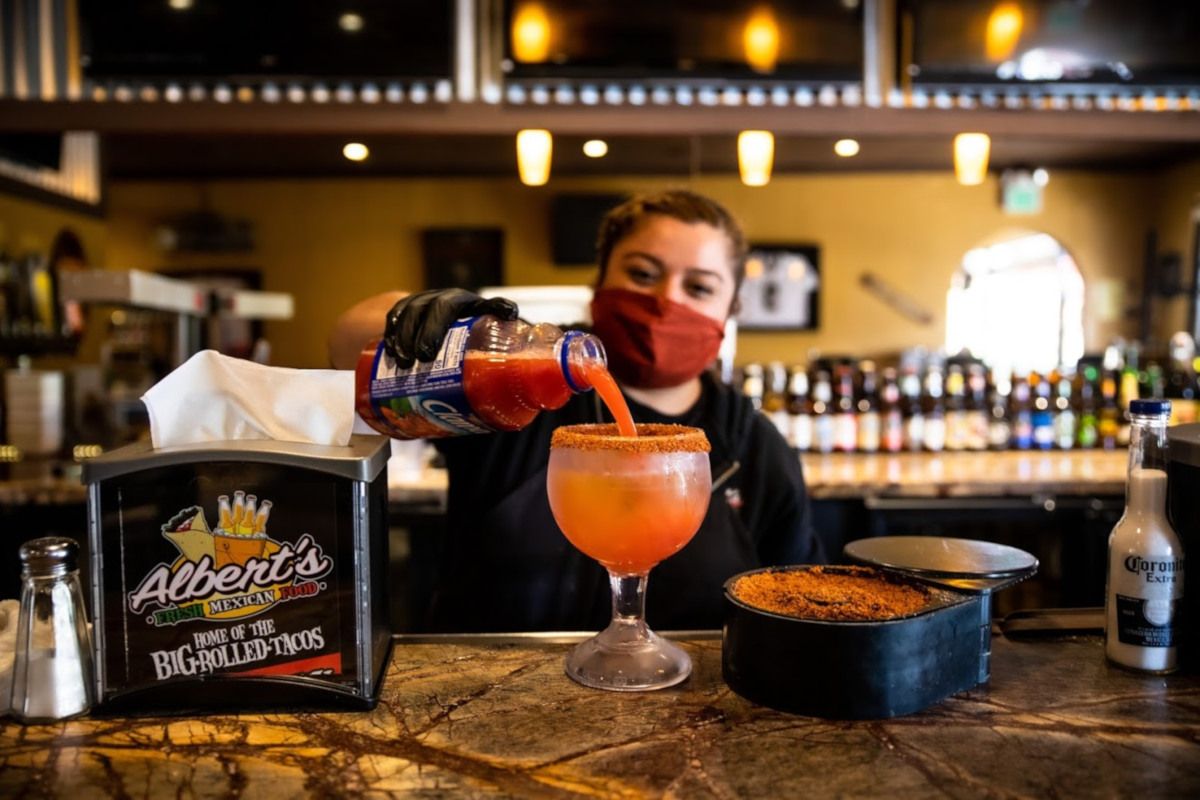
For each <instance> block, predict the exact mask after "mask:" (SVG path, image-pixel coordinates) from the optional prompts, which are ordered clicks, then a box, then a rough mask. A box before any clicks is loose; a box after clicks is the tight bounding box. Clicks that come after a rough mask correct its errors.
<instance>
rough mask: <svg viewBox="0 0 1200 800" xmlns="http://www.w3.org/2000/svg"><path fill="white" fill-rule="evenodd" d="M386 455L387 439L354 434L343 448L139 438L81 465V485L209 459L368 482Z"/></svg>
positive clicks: (388, 451) (262, 441)
mask: <svg viewBox="0 0 1200 800" xmlns="http://www.w3.org/2000/svg"><path fill="white" fill-rule="evenodd" d="M390 455H391V439H389V438H388V437H386V436H379V435H368V434H360V433H356V434H353V435H351V437H350V444H349V445H347V446H346V447H335V446H330V445H321V444H306V443H301V442H277V441H274V440H272V439H236V440H231V441H225V442H206V443H204V444H189V445H175V446H172V447H159V448H155V447H153V446H151V444H150V442H149V441H146V440H141V441H137V442H134V443H132V444H128V445H125V446H124V447H120V448H117V449H116V450H110V451H109V452H107V453H102V454H100V455H98V456H96V457H94V458H89V459H88V460H86V461H84V462H83V482H84V483H87V484H90V483H95V482H97V481H103V480H109V479H111V478H116V477H120V476H121V475H128V474H130V473H133V472H139V471H141V470H144V469H151V468H154V467H169V466H176V465H179V464H196V463H204V462H213V461H218V462H219V461H257V462H259V463H265V464H281V465H284V466H292V467H302V468H305V469H311V470H315V471H317V472H326V473H329V474H330V475H334V476H337V477H341V478H349V479H351V480H360V481H372V480H374V479H375V476H377V475H378V474H379V473H380V471H382V470H383V468H384V466H386V465H387V460H388V457H389V456H390Z"/></svg>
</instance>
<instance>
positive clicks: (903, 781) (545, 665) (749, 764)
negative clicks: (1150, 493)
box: [0, 635, 1200, 800]
mask: <svg viewBox="0 0 1200 800" xmlns="http://www.w3.org/2000/svg"><path fill="white" fill-rule="evenodd" d="M992 644H993V651H992V661H991V665H992V674H991V679H990V681H989V682H988V683H987V684H985V685H982V686H978V687H976V688H974V689H970V690H968V691H965V692H961V693H959V694H957V695H954V696H951V697H949V698H947V699H945V700H943V701H941V702H940V703H936V704H934V705H932V706H930V707H928V708H926V709H924V710H922V711H919V712H917V713H914V714H911V715H909V716H906V717H899V718H895V719H890V720H872V721H839V720H826V719H817V718H813V717H805V716H798V715H793V714H787V713H783V712H778V711H773V710H771V709H769V708H765V707H762V706H759V705H755V704H754V703H751V702H749V701H747V700H745V699H743V698H741V697H739V696H738V695H737V694H735V693H733V692H732V691H731V690H730V689H729V688H728V686H726V684H725V683H724V681H723V680H722V677H721V643H720V641H719V640H718V639H716V638H715V636H708V637H704V638H701V637H687V638H686V639H685V640H684V646H685V647H686V649H687V650H688V652H689V653H690V654H691V656H692V659H693V662H694V664H695V667H694V671H693V674H692V676H691V678H689V679H688V681H687V682H685V683H684V684H681V685H680V686H678V687H675V688H672V689H666V690H662V691H658V692H649V693H630V694H623V693H616V692H604V691H598V690H594V689H587V688H584V687H582V686H580V685H578V684H576V683H574V682H573V681H571V680H570V679H569V678H568V677H567V676H566V675H565V674H564V673H563V659H564V657H565V655H566V652H567V649H568V646H569V645H568V644H567V643H566V642H564V641H557V640H553V639H542V638H537V637H536V636H529V637H508V638H504V637H499V638H497V637H453V638H451V637H447V638H444V639H442V640H439V639H438V638H437V637H426V639H425V640H417V641H404V640H401V641H399V642H398V643H397V644H396V647H395V650H394V653H393V657H392V661H391V664H390V668H389V669H388V672H387V676H386V679H385V681H384V684H383V688H382V695H381V698H380V702H379V705H378V706H377V707H376V708H375V709H374V710H373V711H363V712H319V713H314V712H298V711H287V712H283V713H271V714H261V713H253V714H250V713H244V714H215V715H211V716H202V717H146V718H103V717H86V718H81V719H77V720H71V721H66V722H62V723H58V724H52V725H31V726H28V727H26V726H22V725H20V724H18V723H16V722H14V721H12V720H0V797H28V798H53V797H61V798H71V799H72V800H75V798H129V797H153V798H157V797H198V798H199V797H240V798H271V800H289V799H290V798H310V797H311V798H327V797H372V798H373V797H396V796H421V797H478V798H482V797H531V798H542V797H544V798H567V797H629V798H634V797H637V798H642V797H648V798H658V797H679V798H696V799H697V800H704V799H705V798H721V799H727V798H736V797H856V798H875V797H880V798H932V797H938V798H1009V797H1071V798H1087V797H1104V798H1108V797H1137V798H1140V800H1155V799H1156V798H1172V799H1174V798H1181V797H1198V796H1200V675H1183V674H1178V675H1168V676H1152V675H1142V674H1136V673H1131V672H1126V671H1124V670H1121V669H1119V668H1116V667H1113V666H1110V665H1109V664H1108V663H1107V662H1106V660H1105V658H1104V652H1103V643H1102V640H1101V638H1100V637H1099V636H1093V635H1072V636H1056V637H1054V638H1031V639H1025V640H1014V639H1009V638H1007V637H1005V636H1002V635H996V636H994V637H993V642H992ZM219 690H220V687H219V685H218V684H213V691H219Z"/></svg>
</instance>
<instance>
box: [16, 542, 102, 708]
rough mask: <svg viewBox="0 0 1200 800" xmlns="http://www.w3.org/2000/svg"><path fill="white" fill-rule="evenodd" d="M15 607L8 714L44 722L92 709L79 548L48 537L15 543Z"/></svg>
mask: <svg viewBox="0 0 1200 800" xmlns="http://www.w3.org/2000/svg"><path fill="white" fill-rule="evenodd" d="M20 559H21V604H20V612H19V614H18V620H17V650H16V658H15V660H14V664H13V685H12V714H13V716H15V717H16V718H17V719H19V720H22V721H23V722H50V721H54V720H60V719H65V718H67V717H73V716H76V715H78V714H83V713H85V712H87V711H88V709H90V708H91V706H92V699H93V696H94V693H95V688H94V686H93V683H92V644H91V635H90V634H89V632H88V626H87V612H86V608H85V607H84V603H83V591H82V589H81V587H80V584H79V568H78V560H79V545H78V544H77V543H76V542H75V540H74V539H68V538H66V537H59V536H50V537H45V538H41V539H34V540H32V541H29V542H26V543H25V544H23V545H21V549H20Z"/></svg>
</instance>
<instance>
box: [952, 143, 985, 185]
mask: <svg viewBox="0 0 1200 800" xmlns="http://www.w3.org/2000/svg"><path fill="white" fill-rule="evenodd" d="M991 146H992V140H991V139H990V138H989V137H988V135H987V134H986V133H960V134H958V135H957V136H955V137H954V176H955V177H956V178H958V182H959V183H961V184H962V185H963V186H977V185H979V184H981V183H983V179H984V178H985V177H986V176H987V165H988V151H989V150H990V149H991Z"/></svg>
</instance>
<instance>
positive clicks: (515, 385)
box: [234, 314, 621, 525]
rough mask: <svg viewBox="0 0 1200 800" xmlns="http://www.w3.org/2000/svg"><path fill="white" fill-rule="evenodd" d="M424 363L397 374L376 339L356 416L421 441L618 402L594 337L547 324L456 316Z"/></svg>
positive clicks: (360, 371)
mask: <svg viewBox="0 0 1200 800" xmlns="http://www.w3.org/2000/svg"><path fill="white" fill-rule="evenodd" d="M431 363H432V364H436V365H437V369H432V368H431V366H430V363H417V364H414V365H413V366H412V367H411V368H408V369H401V368H400V367H399V366H398V365H397V364H396V362H395V360H394V359H392V358H391V356H389V355H388V354H387V351H386V350H385V348H384V346H383V344H382V342H379V341H376V342H373V343H370V344H368V345H367V346H366V347H365V348H364V349H363V351H362V354H361V355H360V356H359V359H358V364H357V366H356V368H355V409H356V410H357V411H358V415H359V416H360V417H361V418H362V419H363V421H364V422H366V423H367V425H369V426H370V427H372V428H374V429H375V430H377V431H379V432H380V433H383V434H385V435H387V436H392V437H394V438H397V439H427V438H434V437H442V436H460V435H464V434H474V433H489V432H491V431H515V430H520V429H521V428H524V427H525V426H526V425H528V424H529V423H530V422H532V421H533V420H534V418H535V417H537V416H538V414H540V413H541V412H542V411H544V410H548V409H555V408H561V407H562V406H563V405H565V404H566V402H567V401H568V400H569V399H570V398H571V396H572V395H574V394H578V393H580V392H585V391H589V390H591V389H597V390H598V392H599V394H600V397H601V399H602V400H604V401H605V403H606V404H608V405H609V406H610V410H616V409H613V408H612V404H613V403H619V402H620V401H621V397H620V390H619V389H617V388H616V385H615V383H613V381H612V378H611V376H610V375H609V374H608V361H607V359H606V357H605V354H604V346H603V345H602V344H601V343H600V340H599V339H597V338H596V337H595V336H593V335H592V334H590V333H583V332H582V331H566V332H564V331H562V330H561V329H559V328H557V327H555V326H554V325H550V324H547V323H540V324H537V325H531V324H529V323H528V322H525V321H524V320H513V321H511V322H509V321H506V320H501V319H498V318H497V317H494V316H492V315H490V314H484V315H482V316H478V317H466V318H464V319H460V320H458V321H456V322H455V323H454V324H453V325H451V326H450V329H449V330H448V331H447V333H446V337H445V339H444V340H443V341H442V346H441V349H440V350H439V351H438V354H437V357H436V358H435V360H434V361H433V362H431ZM238 521H239V519H238V515H237V509H236V508H235V509H234V524H235V525H236V524H237V523H238Z"/></svg>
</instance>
